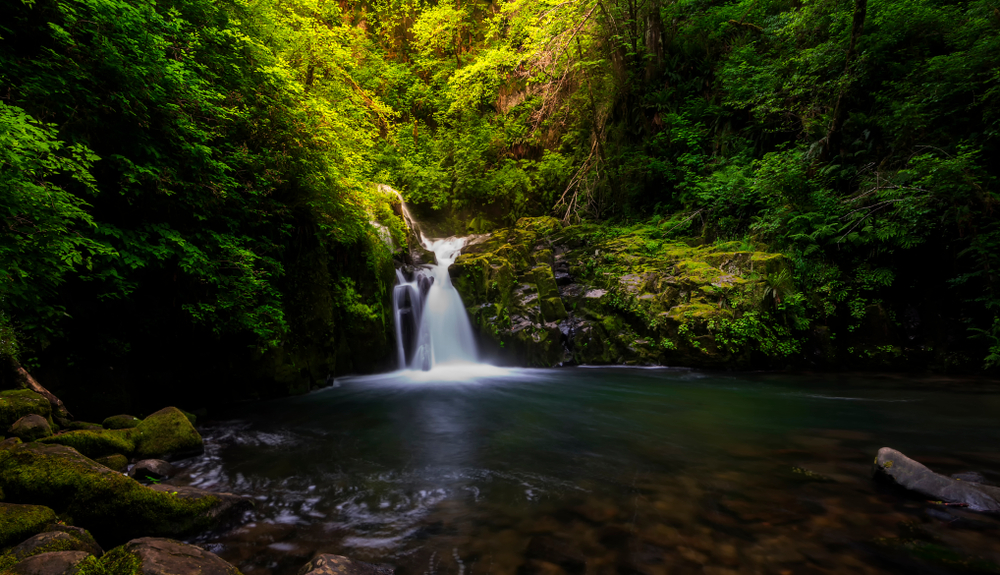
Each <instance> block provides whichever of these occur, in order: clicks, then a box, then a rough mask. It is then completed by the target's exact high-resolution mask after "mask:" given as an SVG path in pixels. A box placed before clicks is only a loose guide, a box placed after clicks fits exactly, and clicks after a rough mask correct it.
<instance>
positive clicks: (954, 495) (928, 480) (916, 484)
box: [874, 447, 1000, 513]
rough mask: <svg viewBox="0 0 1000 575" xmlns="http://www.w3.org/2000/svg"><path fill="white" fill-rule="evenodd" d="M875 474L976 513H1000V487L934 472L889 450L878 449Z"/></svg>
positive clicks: (904, 487)
mask: <svg viewBox="0 0 1000 575" xmlns="http://www.w3.org/2000/svg"><path fill="white" fill-rule="evenodd" d="M874 474H875V479H876V480H881V481H885V482H887V483H890V484H893V485H896V486H899V487H901V488H903V489H905V490H907V491H911V492H914V493H918V494H920V495H921V496H922V497H926V498H927V499H931V500H934V501H943V502H945V503H960V504H965V505H967V506H968V508H969V509H971V510H973V511H983V512H987V513H1000V488H997V487H991V486H989V485H980V484H977V483H970V482H968V481H962V480H960V479H952V478H951V477H947V476H945V475H941V474H940V473H934V472H933V471H931V470H930V469H928V468H927V467H926V466H925V465H923V464H921V463H918V462H916V461H914V460H912V459H910V458H909V457H907V456H905V455H903V454H902V453H900V452H899V451H896V450H895V449H892V448H889V447H883V448H882V449H879V450H878V456H877V457H876V458H875V470H874Z"/></svg>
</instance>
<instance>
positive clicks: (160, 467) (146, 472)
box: [128, 459, 176, 481]
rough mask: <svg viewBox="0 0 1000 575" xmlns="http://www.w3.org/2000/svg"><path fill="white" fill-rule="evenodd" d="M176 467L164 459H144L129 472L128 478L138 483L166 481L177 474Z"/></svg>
mask: <svg viewBox="0 0 1000 575" xmlns="http://www.w3.org/2000/svg"><path fill="white" fill-rule="evenodd" d="M175 471H176V470H175V469H174V466H173V465H171V464H170V463H168V462H166V461H164V460H162V459H143V460H142V461H140V462H138V463H136V464H135V465H133V466H132V469H130V470H129V472H128V476H129V477H132V478H134V479H137V480H138V481H146V480H149V479H155V480H160V479H166V478H168V477H172V476H173V475H174V473H175Z"/></svg>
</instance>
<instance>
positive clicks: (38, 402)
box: [0, 389, 52, 430]
mask: <svg viewBox="0 0 1000 575" xmlns="http://www.w3.org/2000/svg"><path fill="white" fill-rule="evenodd" d="M31 414H35V415H40V416H42V417H43V418H44V419H46V420H50V419H51V417H52V406H51V405H50V404H49V400H47V399H45V398H44V397H42V396H41V395H39V394H37V393H35V392H34V391H29V390H26V389H16V390H11V391H0V429H4V430H6V429H8V428H9V427H10V426H11V425H13V424H14V422H15V421H17V420H18V419H21V418H22V417H24V416H25V415H31Z"/></svg>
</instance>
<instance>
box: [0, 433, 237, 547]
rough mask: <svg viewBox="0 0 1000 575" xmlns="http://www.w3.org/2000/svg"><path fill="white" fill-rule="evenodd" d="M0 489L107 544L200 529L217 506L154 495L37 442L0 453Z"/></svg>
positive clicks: (71, 453) (205, 501) (213, 502)
mask: <svg viewBox="0 0 1000 575" xmlns="http://www.w3.org/2000/svg"><path fill="white" fill-rule="evenodd" d="M182 417H183V416H182ZM184 421H185V422H187V419H185V420H184ZM0 485H3V486H4V490H5V492H6V494H7V497H8V498H9V499H10V500H12V501H33V502H38V503H41V504H44V505H46V506H48V507H49V508H51V510H55V511H57V512H58V513H60V514H65V516H66V518H67V519H68V520H70V521H71V522H72V523H75V524H80V525H86V526H87V528H88V529H89V530H90V531H91V532H92V533H93V534H94V535H95V537H97V538H98V539H99V540H101V541H110V542H119V541H125V540H127V539H130V538H134V537H141V536H176V535H180V534H183V533H190V532H193V531H198V530H203V529H205V528H208V527H210V526H212V524H213V522H214V520H213V519H212V518H211V517H210V513H209V512H210V511H211V510H212V509H213V508H214V507H215V506H217V505H218V504H219V503H220V501H219V499H218V498H217V497H214V496H210V497H205V498H202V499H199V500H189V499H184V498H180V497H176V496H174V495H171V494H169V493H164V492H159V491H155V490H153V489H150V488H148V487H145V486H143V485H141V484H139V483H138V482H136V481H135V480H133V479H131V478H129V477H126V476H124V475H122V474H120V473H116V472H114V471H111V470H110V469H108V468H106V467H104V466H102V465H99V464H97V463H95V462H93V461H91V460H89V459H87V458H85V457H84V456H82V455H80V454H79V453H77V452H76V451H74V450H72V449H70V448H68V447H64V446H61V445H41V444H37V443H35V444H25V445H21V446H18V447H16V448H14V449H8V450H4V451H0ZM51 519H54V515H52V516H51Z"/></svg>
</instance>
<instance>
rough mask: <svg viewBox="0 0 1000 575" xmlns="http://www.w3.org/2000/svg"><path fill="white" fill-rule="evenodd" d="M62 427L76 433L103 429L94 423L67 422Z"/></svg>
mask: <svg viewBox="0 0 1000 575" xmlns="http://www.w3.org/2000/svg"><path fill="white" fill-rule="evenodd" d="M63 427H65V428H66V430H67V431H78V430H81V429H97V430H101V429H104V427H102V426H100V425H98V424H96V423H90V422H87V421H69V422H67V423H66V425H64V426H63Z"/></svg>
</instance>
